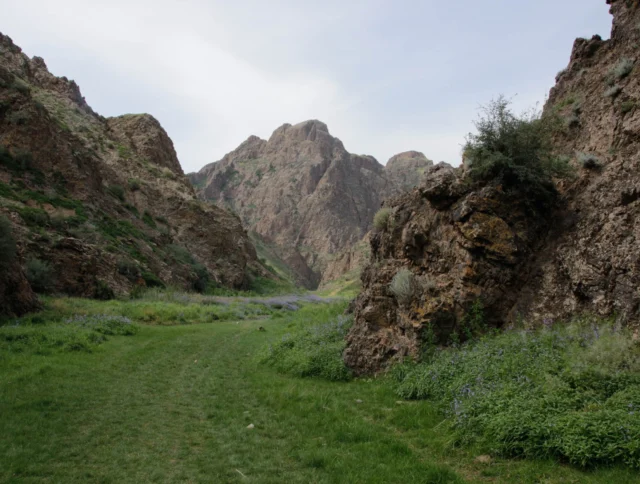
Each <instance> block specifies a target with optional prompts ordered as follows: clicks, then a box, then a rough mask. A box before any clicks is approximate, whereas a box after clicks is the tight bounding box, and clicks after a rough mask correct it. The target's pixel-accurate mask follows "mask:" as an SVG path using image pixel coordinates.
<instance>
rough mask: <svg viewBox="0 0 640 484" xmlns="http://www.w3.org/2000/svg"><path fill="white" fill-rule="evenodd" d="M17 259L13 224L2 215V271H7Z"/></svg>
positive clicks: (0, 262)
mask: <svg viewBox="0 0 640 484" xmlns="http://www.w3.org/2000/svg"><path fill="white" fill-rule="evenodd" d="M15 258H16V240H15V239H14V238H13V231H12V230H11V222H9V219H8V218H7V217H5V216H4V215H0V271H6V270H7V269H8V268H9V267H10V266H11V264H12V263H13V261H14V260H15Z"/></svg>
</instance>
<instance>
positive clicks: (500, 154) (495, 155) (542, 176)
mask: <svg viewBox="0 0 640 484" xmlns="http://www.w3.org/2000/svg"><path fill="white" fill-rule="evenodd" d="M509 105H510V101H508V100H507V99H505V98H504V97H502V96H501V97H499V98H498V99H497V100H495V101H492V102H491V103H489V104H488V105H487V106H484V107H483V108H482V111H483V114H482V115H481V116H480V118H479V119H478V121H476V122H475V126H476V129H477V133H476V134H473V133H470V134H469V135H468V137H467V143H466V145H465V148H464V152H465V156H466V158H467V159H468V166H469V177H470V178H471V180H473V181H475V182H482V183H490V182H496V183H498V184H500V185H502V186H503V188H504V189H505V190H506V191H508V192H511V193H516V194H518V195H520V196H522V197H523V198H524V200H525V201H526V202H529V203H530V204H532V205H534V206H536V207H537V208H542V209H544V208H548V207H549V206H550V205H551V204H552V203H553V201H554V200H555V198H556V196H557V191H556V188H555V185H554V183H553V178H554V177H564V176H567V175H569V174H570V173H571V170H570V166H569V164H568V161H567V160H566V159H565V158H562V157H557V156H554V154H553V149H552V148H553V147H552V134H553V133H554V132H555V130H557V129H558V122H557V120H556V119H554V118H552V117H548V116H544V117H543V116H542V115H541V113H540V112H539V111H537V110H531V111H529V112H525V113H523V114H522V115H520V116H518V115H516V114H514V113H513V111H512V110H511V109H510V107H509Z"/></svg>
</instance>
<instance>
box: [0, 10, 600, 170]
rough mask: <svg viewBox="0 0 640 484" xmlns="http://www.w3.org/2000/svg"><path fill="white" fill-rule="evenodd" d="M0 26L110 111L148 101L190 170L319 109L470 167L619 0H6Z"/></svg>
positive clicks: (344, 134)
mask: <svg viewBox="0 0 640 484" xmlns="http://www.w3.org/2000/svg"><path fill="white" fill-rule="evenodd" d="M0 12H2V16H1V17H0V31H1V32H2V33H4V34H6V35H9V36H10V37H11V38H12V39H13V41H14V42H15V43H16V44H17V45H19V46H20V47H22V49H23V51H24V52H25V53H26V54H27V55H29V56H34V55H37V56H40V57H43V58H44V59H45V61H46V63H47V66H48V67H49V70H50V71H51V72H52V73H54V74H55V75H58V76H66V77H68V78H69V79H74V80H75V81H76V82H77V83H78V84H79V85H80V88H81V90H82V93H83V95H84V96H85V97H86V99H87V102H88V103H89V105H90V106H92V107H93V109H94V110H95V111H97V112H98V113H100V114H102V115H104V116H118V115H121V114H125V113H141V112H147V113H150V114H152V115H154V116H155V117H156V118H157V119H158V120H159V121H160V122H161V123H162V125H163V127H164V128H165V129H166V130H167V132H168V133H169V135H170V136H171V138H172V139H173V141H174V144H175V147H176V151H177V152H178V157H179V159H180V161H181V164H182V167H183V169H184V170H185V172H191V171H197V170H199V169H200V168H201V167H202V166H204V165H205V164H207V163H210V162H213V161H216V160H219V159H220V158H222V157H223V156H224V154H225V153H227V152H229V151H232V150H233V149H235V148H236V147H237V146H238V145H239V144H240V143H241V142H242V141H244V140H245V139H246V138H248V137H249V136H250V135H257V136H260V137H261V138H265V139H268V138H269V136H270V135H271V133H272V132H273V131H274V130H275V129H276V128H277V127H279V126H281V125H282V124H284V123H291V124H296V123H298V122H301V121H305V120H307V119H319V120H321V121H323V122H325V123H327V125H328V126H329V131H330V132H331V134H333V135H334V136H337V137H338V138H340V139H341V140H342V141H343V143H344V145H345V147H346V148H347V150H348V151H350V152H352V153H357V154H368V155H373V156H374V157H376V159H378V160H379V161H380V162H381V163H383V164H384V163H386V161H387V160H388V159H389V158H390V157H391V156H393V155H394V154H397V153H400V152H403V151H408V150H417V151H422V152H423V153H425V155H426V156H427V157H428V158H430V159H432V160H434V161H447V162H449V163H451V164H453V165H457V164H459V163H460V158H461V155H460V153H461V146H462V144H463V143H464V139H465V135H466V134H467V133H469V132H470V131H472V130H473V120H474V119H476V118H477V115H478V108H479V107H480V106H481V105H483V104H486V103H487V102H489V101H491V100H492V99H494V98H496V97H498V96H499V95H501V94H503V95H505V96H507V97H509V98H512V99H513V106H514V109H516V110H524V109H526V108H530V107H532V106H535V105H536V103H540V106H541V105H542V104H543V103H544V101H545V98H546V96H547V94H548V92H549V89H550V88H551V87H552V86H553V84H554V82H555V81H554V78H555V75H556V73H557V72H558V71H560V70H561V69H563V68H564V67H566V65H567V63H568V61H569V56H570V54H571V47H572V45H573V41H574V40H575V38H576V37H591V36H592V35H594V34H600V35H601V36H602V37H603V38H608V37H609V32H610V30H611V16H610V15H609V14H608V6H607V5H606V3H605V0H448V1H442V0H441V1H436V0H322V1H316V0H313V1H312V0H269V1H265V0H233V1H231V0H153V1H151V0H108V1H105V0H58V1H56V2H51V1H50V0H0Z"/></svg>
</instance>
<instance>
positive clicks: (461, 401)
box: [393, 320, 640, 468]
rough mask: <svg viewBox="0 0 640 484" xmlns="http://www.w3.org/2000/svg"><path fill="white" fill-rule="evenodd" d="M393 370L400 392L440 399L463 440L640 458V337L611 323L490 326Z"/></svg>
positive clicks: (587, 457)
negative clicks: (498, 329) (496, 330)
mask: <svg viewBox="0 0 640 484" xmlns="http://www.w3.org/2000/svg"><path fill="white" fill-rule="evenodd" d="M400 370H401V371H400ZM393 376H394V378H395V379H396V381H397V387H396V389H397V392H398V394H399V395H400V396H402V397H405V398H416V399H433V400H435V401H437V402H439V403H440V404H441V405H442V408H443V409H444V410H445V412H446V414H447V416H448V418H449V419H450V421H451V422H452V424H453V426H454V428H455V429H456V431H457V432H458V441H459V442H461V443H470V442H474V441H475V442H479V443H480V444H481V445H483V446H484V447H486V448H487V449H488V450H490V451H491V452H492V453H495V454H498V455H504V456H522V457H537V458H557V459H562V460H566V461H569V462H571V463H573V464H576V465H580V466H584V467H587V466H588V467H593V466H598V465H609V464H616V463H624V464H626V465H628V466H631V467H635V468H640V441H639V439H640V419H638V417H637V413H636V412H637V409H638V408H639V406H640V344H638V342H637V341H634V340H633V338H632V337H631V334H630V333H629V332H628V331H626V330H622V329H620V328H619V327H618V326H616V325H615V324H612V323H609V322H596V321H592V320H583V321H577V322H574V323H572V324H569V325H562V326H560V325H558V326H556V327H552V326H551V323H550V322H549V323H548V324H546V325H545V327H544V328H543V329H540V330H537V331H510V332H506V333H502V334H498V335H490V336H486V337H484V338H482V339H480V340H477V341H472V342H469V343H466V344H464V345H462V346H460V347H458V348H450V349H446V350H441V351H436V352H434V353H433V354H432V355H431V358H430V359H429V360H428V361H426V362H424V363H421V364H417V365H413V366H406V365H405V366H404V367H402V368H400V369H399V370H397V371H394V372H393Z"/></svg>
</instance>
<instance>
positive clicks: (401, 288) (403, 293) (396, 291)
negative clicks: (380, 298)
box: [389, 269, 416, 305]
mask: <svg viewBox="0 0 640 484" xmlns="http://www.w3.org/2000/svg"><path fill="white" fill-rule="evenodd" d="M389 290H390V291H391V293H392V294H393V295H394V296H395V297H396V299H397V300H398V303H400V304H402V305H406V304H409V303H410V302H411V300H412V299H413V296H414V294H415V290H416V282H415V276H414V275H413V273H412V272H411V271H410V270H409V269H400V270H399V271H398V272H397V273H396V275H395V276H393V279H392V280H391V284H389Z"/></svg>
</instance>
